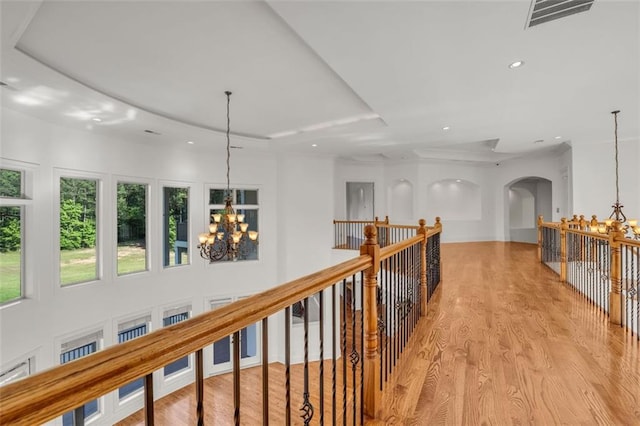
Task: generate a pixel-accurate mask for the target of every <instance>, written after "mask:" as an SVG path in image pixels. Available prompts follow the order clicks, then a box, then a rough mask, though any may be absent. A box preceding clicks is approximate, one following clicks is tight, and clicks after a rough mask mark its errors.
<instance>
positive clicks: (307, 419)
mask: <svg viewBox="0 0 640 426" xmlns="http://www.w3.org/2000/svg"><path fill="white" fill-rule="evenodd" d="M303 305H304V313H303V315H302V316H303V318H304V392H303V394H302V407H300V411H301V414H300V417H302V420H303V421H304V424H305V425H308V424H309V423H311V419H313V405H312V404H311V401H309V298H308V297H305V298H304V302H303Z"/></svg>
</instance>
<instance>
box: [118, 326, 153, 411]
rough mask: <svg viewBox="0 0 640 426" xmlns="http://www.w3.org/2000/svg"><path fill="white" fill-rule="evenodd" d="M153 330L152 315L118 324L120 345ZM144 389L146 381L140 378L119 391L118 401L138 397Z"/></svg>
mask: <svg viewBox="0 0 640 426" xmlns="http://www.w3.org/2000/svg"><path fill="white" fill-rule="evenodd" d="M150 328H151V315H146V316H143V317H140V318H137V319H135V320H130V321H124V322H122V323H120V324H118V343H124V342H127V341H129V340H132V339H135V338H136V337H140V336H144V335H145V334H147V333H148V332H149V329H150ZM143 388H144V379H143V378H139V379H136V380H134V381H133V382H131V383H128V384H126V385H124V386H122V387H121V388H120V389H118V399H120V400H121V401H122V400H124V399H128V398H129V397H131V396H135V395H137V394H138V393H139V392H141V391H142V389H143Z"/></svg>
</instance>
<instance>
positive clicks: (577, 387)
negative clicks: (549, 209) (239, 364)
mask: <svg viewBox="0 0 640 426" xmlns="http://www.w3.org/2000/svg"><path fill="white" fill-rule="evenodd" d="M535 250H536V248H535V246H533V245H527V244H517V243H465V244H443V245H442V259H443V284H442V285H441V286H440V288H439V289H438V290H437V291H436V294H435V295H434V297H433V299H432V300H431V302H430V305H429V311H428V314H427V320H422V321H421V322H420V324H419V326H418V327H417V328H416V330H415V332H414V335H413V337H412V338H411V340H410V343H409V349H408V350H407V351H405V353H404V354H403V355H402V358H401V360H400V365H401V367H400V368H398V369H397V370H395V374H396V376H395V377H396V380H395V383H391V384H389V385H387V386H386V389H385V392H384V401H385V402H386V403H385V407H384V410H383V413H382V418H381V419H379V420H376V421H373V420H369V421H368V424H372V425H394V424H397V425H440V424H443V425H483V424H486V425H521V424H534V425H552V424H565V425H596V424H602V425H640V343H639V342H638V341H637V340H636V337H635V336H634V337H633V338H631V337H630V336H629V335H628V334H626V333H625V332H624V331H623V330H622V329H620V328H619V327H614V326H610V325H609V323H608V319H607V318H606V317H605V316H604V315H603V314H601V313H600V311H598V310H597V309H596V308H595V307H593V306H592V305H591V304H589V303H588V302H587V301H586V300H585V299H584V298H583V297H582V296H580V295H579V294H577V293H576V292H574V291H573V290H572V289H571V288H570V287H568V286H565V285H562V284H560V283H558V281H557V275H556V274H555V273H553V272H552V271H551V270H550V269H548V268H547V267H545V266H543V265H541V264H539V263H537V261H536V257H535V256H536V251H535ZM271 368H273V369H274V376H275V373H276V372H277V371H279V370H278V369H280V368H281V366H278V365H273V366H271ZM326 369H327V367H326V366H325V372H326ZM313 370H315V369H312V371H313ZM247 373H248V371H247V370H245V371H244V372H243V386H242V387H243V392H244V394H243V398H245V394H250V393H251V389H256V391H258V389H260V387H259V386H260V380H259V376H258V375H257V374H258V373H259V370H256V374H255V377H254V378H253V379H252V378H251V375H250V374H247ZM277 374H280V373H277ZM325 374H326V373H325ZM312 380H313V377H312ZM230 383H231V379H230V378H229V377H228V376H219V377H216V378H215V379H208V380H207V382H206V389H207V390H206V392H207V394H206V395H205V397H206V398H207V401H208V404H210V405H209V407H210V406H215V405H217V406H220V407H227V408H225V409H224V410H221V412H228V413H229V414H230V415H231V416H230V417H220V416H218V417H216V420H215V422H213V421H211V422H207V424H224V425H228V424H233V422H232V419H233V415H232V413H231V411H229V410H228V407H230V406H231V402H232V401H231V391H230V389H231V388H230ZM245 384H246V385H245ZM273 386H274V390H273V391H271V392H270V394H271V395H272V398H273V395H283V394H282V393H281V392H278V390H277V388H279V387H280V384H274V385H273ZM295 386H299V384H298V385H295ZM270 387H271V386H270ZM316 387H317V385H315V384H314V385H313V388H314V389H315V388H316ZM193 392H194V391H193V386H190V387H187V388H184V389H183V390H181V391H179V392H175V393H173V394H171V395H169V396H168V397H166V398H163V399H161V400H159V401H157V402H156V415H157V421H156V424H161V425H165V424H166V425H180V424H194V422H193V418H194V416H193V413H194V412H195V407H194V405H193V404H194V398H193ZM296 393H297V392H296ZM209 395H216V396H215V397H213V396H212V398H213V401H212V400H210V399H209ZM225 395H226V398H227V399H228V400H227V401H224V398H225ZM220 398H222V399H220ZM340 398H341V395H340V396H339V400H340ZM244 401H246V399H243V403H244ZM275 406H276V407H277V406H278V403H276V404H275ZM282 406H283V403H282V402H280V407H282ZM209 407H206V408H205V409H206V410H208V409H209ZM254 407H255V410H254V411H255V414H254V415H255V417H252V418H247V417H245V418H244V419H245V421H246V424H251V425H257V424H261V420H260V404H259V403H258V404H256V405H254ZM292 407H293V409H294V411H296V410H297V408H298V407H299V402H298V401H296V402H295V403H294V404H292ZM250 411H251V410H247V409H246V407H243V416H244V415H245V413H247V412H250ZM280 411H281V408H276V410H275V412H274V415H273V417H272V420H271V424H274V425H280V424H283V423H282V417H281V415H280V414H279V413H280ZM141 419H142V417H141V415H140V414H137V415H134V416H132V417H130V418H128V419H126V420H125V421H124V422H122V424H123V425H134V424H142V422H141ZM316 419H317V417H316ZM245 421H243V423H245ZM325 421H326V424H330V423H331V422H330V419H327V418H325ZM298 422H299V420H298V419H295V420H294V424H298ZM313 424H318V423H317V422H315V421H314V422H313Z"/></svg>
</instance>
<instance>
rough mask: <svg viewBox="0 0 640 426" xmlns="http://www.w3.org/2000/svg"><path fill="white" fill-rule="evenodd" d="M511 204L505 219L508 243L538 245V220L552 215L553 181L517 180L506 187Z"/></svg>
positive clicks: (536, 179) (541, 179)
mask: <svg viewBox="0 0 640 426" xmlns="http://www.w3.org/2000/svg"><path fill="white" fill-rule="evenodd" d="M505 188H506V196H507V197H506V199H505V201H506V202H507V203H508V204H509V206H508V215H507V216H506V218H505V228H506V232H507V240H508V241H517V242H522V243H536V242H537V241H538V234H537V222H536V220H537V219H536V218H537V217H538V216H539V215H543V216H544V217H548V218H550V217H551V215H552V204H551V200H552V196H551V195H552V185H551V181H550V180H548V179H545V178H541V177H525V178H520V179H517V180H515V181H513V182H511V183H510V184H508V185H507V186H506V187H505Z"/></svg>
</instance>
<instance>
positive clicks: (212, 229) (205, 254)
mask: <svg viewBox="0 0 640 426" xmlns="http://www.w3.org/2000/svg"><path fill="white" fill-rule="evenodd" d="M224 93H225V95H227V189H226V191H225V198H224V204H225V206H224V209H223V210H221V211H219V212H217V213H213V214H212V215H211V220H210V223H209V232H204V233H202V234H200V235H198V241H199V242H200V244H199V245H198V248H199V249H200V256H201V257H202V258H203V259H207V260H209V263H213V262H216V261H219V260H233V261H235V260H238V259H239V258H240V259H241V258H244V257H246V255H247V254H248V253H249V252H250V251H251V250H253V248H254V247H255V246H256V245H257V244H258V232H257V231H250V230H249V224H248V223H246V222H245V221H244V218H245V215H244V214H242V213H236V211H235V210H234V208H233V205H232V202H233V196H232V192H231V189H230V185H229V174H230V170H231V167H230V158H231V145H230V139H229V134H230V131H231V130H230V127H231V126H230V125H231V119H230V117H229V104H230V102H231V92H229V91H226V92H224Z"/></svg>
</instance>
